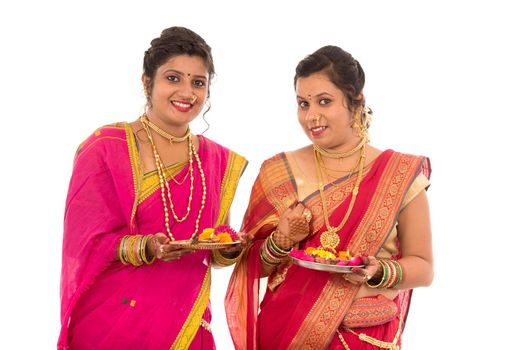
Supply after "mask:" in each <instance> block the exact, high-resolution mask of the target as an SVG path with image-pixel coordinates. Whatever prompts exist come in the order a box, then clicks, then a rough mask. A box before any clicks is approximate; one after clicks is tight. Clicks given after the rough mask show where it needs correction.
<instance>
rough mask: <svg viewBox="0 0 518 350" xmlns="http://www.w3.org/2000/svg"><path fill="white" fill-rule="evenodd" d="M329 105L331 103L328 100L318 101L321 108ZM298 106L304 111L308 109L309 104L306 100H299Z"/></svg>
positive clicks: (321, 99)
mask: <svg viewBox="0 0 518 350" xmlns="http://www.w3.org/2000/svg"><path fill="white" fill-rule="evenodd" d="M330 103H331V100H330V99H329V98H324V97H322V98H320V99H319V100H318V104H319V105H321V106H326V105H328V104H330ZM298 105H299V108H300V109H306V108H308V107H309V102H308V101H306V100H299V102H298Z"/></svg>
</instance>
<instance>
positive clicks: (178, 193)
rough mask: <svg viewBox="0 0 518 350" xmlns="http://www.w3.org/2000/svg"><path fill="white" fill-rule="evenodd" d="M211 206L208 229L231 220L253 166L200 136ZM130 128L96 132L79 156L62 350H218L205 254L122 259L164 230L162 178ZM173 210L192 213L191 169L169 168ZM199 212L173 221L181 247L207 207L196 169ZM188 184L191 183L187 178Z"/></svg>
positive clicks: (70, 205)
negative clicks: (127, 242) (127, 247)
mask: <svg viewBox="0 0 518 350" xmlns="http://www.w3.org/2000/svg"><path fill="white" fill-rule="evenodd" d="M199 156H200V159H201V162H202V166H203V169H204V172H205V174H206V183H207V199H206V205H205V209H204V210H203V213H202V216H201V220H200V230H202V229H203V228H206V227H214V226H215V225H217V224H221V223H223V222H224V221H225V219H226V216H227V213H228V209H229V207H230V204H231V202H232V199H233V197H234V193H235V190H236V187H237V182H238V180H239V178H240V176H241V174H242V172H243V170H244V168H245V166H246V160H245V159H244V158H243V157H241V156H239V155H237V154H236V153H234V152H232V151H230V150H228V149H226V148H224V147H222V146H220V145H218V144H217V143H215V142H213V141H211V140H209V139H207V138H205V137H202V136H199ZM140 164H141V163H140V159H139V153H138V148H137V143H136V139H135V137H134V135H133V133H132V130H131V128H130V126H129V124H127V123H121V124H116V125H111V126H106V127H102V128H100V129H98V130H97V131H96V132H95V133H94V134H93V135H92V136H90V137H89V138H88V139H87V140H86V141H85V142H84V143H82V144H81V146H80V147H79V149H78V152H77V154H76V157H75V160H74V168H73V174H72V178H71V181H70V187H69V192H68V197H67V202H66V210H65V220H64V236H63V265H62V275H61V323H62V328H61V333H60V337H59V340H58V349H69V348H70V349H154V350H155V349H187V348H189V347H191V348H193V349H213V348H214V341H213V338H212V335H211V334H210V333H209V332H208V331H207V330H205V328H203V327H200V323H201V322H202V319H203V320H204V321H206V322H207V323H210V318H211V314H210V305H209V292H210V265H211V257H210V253H209V252H207V251H197V252H195V253H192V254H188V255H186V256H183V257H182V258H181V259H178V260H174V261H171V262H163V261H158V260H157V261H155V262H154V263H153V264H151V265H143V266H139V267H134V266H132V265H123V264H122V263H121V262H120V261H118V260H116V251H117V248H118V246H119V244H120V239H121V238H122V237H123V236H124V235H127V234H152V233H156V232H165V226H164V207H163V204H162V200H161V198H160V196H161V193H160V192H161V191H160V185H159V178H158V175H157V173H156V171H153V172H150V173H147V174H143V173H142V170H141V165H140ZM167 172H168V182H169V185H170V187H171V192H172V198H173V202H174V205H175V208H176V209H175V210H177V211H178V215H180V216H183V215H184V214H185V208H186V206H187V201H188V197H189V187H190V181H189V176H187V177H186V174H187V172H188V165H185V164H175V165H172V166H169V167H168V168H167ZM194 176H195V186H194V193H193V198H194V200H193V201H192V206H191V214H190V215H189V217H188V218H187V220H185V221H184V222H181V223H177V222H173V221H171V222H173V223H172V225H171V231H172V233H173V235H174V237H175V239H188V238H189V237H190V236H191V234H192V233H193V231H194V223H195V220H196V217H197V213H198V210H199V208H200V205H201V204H200V201H199V200H196V199H197V198H201V191H202V190H201V185H200V182H201V180H200V179H201V177H200V174H199V172H198V171H197V169H196V167H195V171H194ZM185 178H186V180H185V181H184V179H185Z"/></svg>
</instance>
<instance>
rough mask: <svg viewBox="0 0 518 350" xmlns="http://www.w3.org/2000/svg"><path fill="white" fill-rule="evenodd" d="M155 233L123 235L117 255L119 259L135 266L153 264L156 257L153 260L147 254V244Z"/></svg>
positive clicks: (125, 263)
mask: <svg viewBox="0 0 518 350" xmlns="http://www.w3.org/2000/svg"><path fill="white" fill-rule="evenodd" d="M151 237H153V235H145V236H143V235H126V236H124V237H122V239H121V243H120V245H119V249H118V251H117V255H118V257H119V260H120V261H121V262H122V263H123V264H124V265H127V264H131V265H133V266H141V265H142V264H144V263H146V264H148V265H149V264H151V263H152V262H153V261H155V257H153V258H152V259H151V260H149V259H148V257H147V255H146V245H147V242H148V241H149V239H150V238H151Z"/></svg>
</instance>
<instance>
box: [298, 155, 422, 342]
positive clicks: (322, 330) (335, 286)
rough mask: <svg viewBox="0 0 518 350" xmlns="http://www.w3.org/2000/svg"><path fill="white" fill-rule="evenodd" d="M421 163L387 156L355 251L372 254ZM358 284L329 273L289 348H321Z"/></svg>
mask: <svg viewBox="0 0 518 350" xmlns="http://www.w3.org/2000/svg"><path fill="white" fill-rule="evenodd" d="M421 164H422V158H421V157H416V156H412V155H407V154H402V153H397V152H394V153H393V154H392V156H391V157H390V159H389V160H388V162H387V164H386V166H385V168H384V170H383V173H382V175H381V178H380V181H379V183H378V186H377V188H376V195H375V196H374V197H373V199H372V201H371V203H370V204H369V207H368V209H367V211H366V213H365V215H364V216H363V218H362V220H361V221H360V224H359V225H358V227H357V229H356V230H355V232H354V234H353V236H352V239H351V241H350V242H353V243H350V246H349V247H348V249H349V251H351V252H352V253H353V254H354V255H362V254H368V255H375V253H376V252H377V251H379V249H380V248H381V246H382V244H383V242H384V241H385V239H386V238H387V235H388V234H389V233H390V232H391V231H392V227H393V226H394V224H395V222H396V220H397V215H398V213H399V211H400V207H401V203H402V201H403V198H404V196H405V194H406V192H407V190H408V188H409V187H410V184H411V183H412V181H413V180H414V178H415V177H416V176H417V175H418V173H416V172H417V171H418V170H419V168H420V166H421ZM359 288H360V286H359V285H352V284H350V283H347V282H346V281H345V280H344V279H343V278H341V277H340V276H338V275H334V276H332V277H331V278H330V279H329V281H328V282H327V284H326V286H325V287H324V289H323V291H322V293H321V295H320V297H319V298H318V299H317V301H316V302H315V304H314V305H313V307H312V308H311V311H310V312H309V313H308V315H307V317H306V318H305V320H304V322H303V323H302V325H301V327H300V329H299V331H298V332H297V334H296V335H295V337H294V338H293V340H292V342H291V344H292V346H290V349H295V348H296V349H307V350H309V349H323V348H325V347H326V346H327V344H328V343H329V341H330V339H331V338H332V337H333V336H334V333H335V331H336V329H337V328H338V326H339V325H340V323H341V322H342V320H343V318H344V317H345V314H346V312H347V310H348V308H349V307H350V305H351V304H352V302H353V300H354V296H355V295H356V293H357V292H358V290H359Z"/></svg>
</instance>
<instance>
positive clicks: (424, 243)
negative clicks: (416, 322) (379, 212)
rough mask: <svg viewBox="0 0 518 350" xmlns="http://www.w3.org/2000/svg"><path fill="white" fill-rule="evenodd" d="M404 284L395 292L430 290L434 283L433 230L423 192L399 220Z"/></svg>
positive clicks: (426, 200)
mask: <svg viewBox="0 0 518 350" xmlns="http://www.w3.org/2000/svg"><path fill="white" fill-rule="evenodd" d="M398 237H399V242H400V247H401V256H402V257H401V259H400V260H399V263H400V264H401V267H402V269H403V280H402V281H401V283H400V284H399V285H398V286H397V287H396V288H397V289H409V288H415V287H423V286H429V285H430V284H431V283H432V280H433V253H432V230H431V226H430V210H429V206H428V199H427V196H426V192H425V191H422V192H421V193H420V194H419V195H417V196H416V197H415V199H414V200H412V201H411V202H410V203H409V204H408V205H407V206H406V207H405V208H404V209H403V210H402V211H401V214H400V215H399V218H398Z"/></svg>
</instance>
